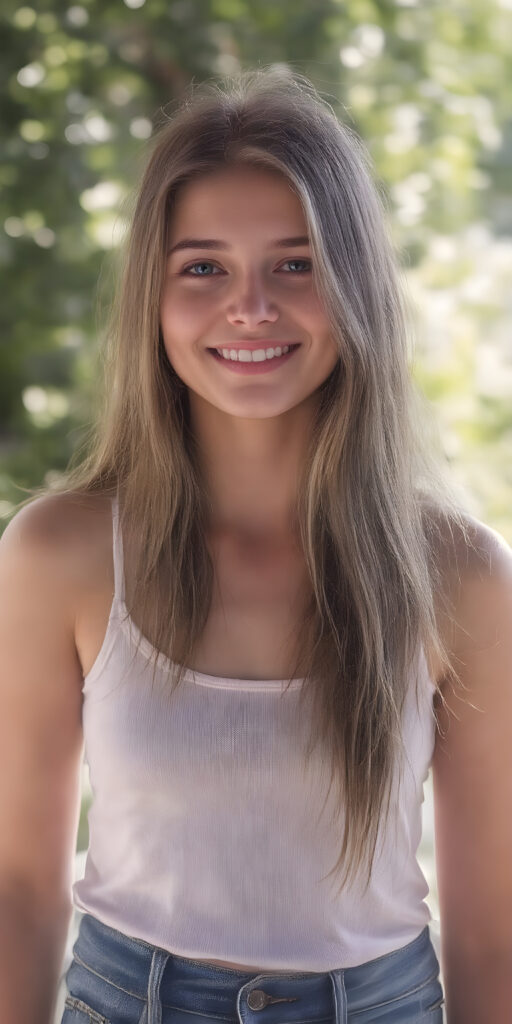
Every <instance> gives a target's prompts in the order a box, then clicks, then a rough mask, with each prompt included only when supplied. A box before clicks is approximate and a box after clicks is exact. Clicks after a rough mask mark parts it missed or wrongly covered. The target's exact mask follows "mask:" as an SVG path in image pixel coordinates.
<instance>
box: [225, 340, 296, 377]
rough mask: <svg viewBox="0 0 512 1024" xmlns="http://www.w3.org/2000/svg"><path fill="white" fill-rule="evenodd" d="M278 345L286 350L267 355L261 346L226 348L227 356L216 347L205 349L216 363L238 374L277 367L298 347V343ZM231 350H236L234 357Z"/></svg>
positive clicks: (262, 371) (253, 372)
mask: <svg viewBox="0 0 512 1024" xmlns="http://www.w3.org/2000/svg"><path fill="white" fill-rule="evenodd" d="M278 347H279V348H282V349H285V348H287V349H288V351H287V352H283V351H281V355H271V356H267V354H266V352H267V350H266V349H263V348H261V349H254V350H252V351H251V350H249V349H233V350H231V349H226V351H227V352H229V353H230V358H227V357H226V356H223V355H222V354H221V353H222V350H220V351H219V350H218V349H216V348H209V349H208V350H207V351H208V352H209V353H210V355H211V356H212V357H213V358H214V359H216V360H217V362H218V363H220V364H221V365H222V366H224V367H225V368H226V369H227V370H229V371H231V372H233V373H238V374H256V373H268V372H270V371H271V370H274V369H275V370H277V369H279V367H280V366H282V365H283V364H284V363H287V362H288V360H289V359H291V358H292V357H293V353H294V352H295V351H296V350H297V349H298V348H300V343H298V344H293V345H283V346H277V345H276V348H278ZM270 348H272V352H273V351H274V348H273V346H269V349H270ZM231 351H234V352H236V353H237V356H236V357H234V358H231ZM242 352H243V353H244V356H243V358H242V359H240V358H239V356H240V353H242ZM255 355H256V356H257V358H256V359H254V358H253V357H254V356H255Z"/></svg>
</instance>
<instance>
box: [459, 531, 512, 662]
mask: <svg viewBox="0 0 512 1024" xmlns="http://www.w3.org/2000/svg"><path fill="white" fill-rule="evenodd" d="M442 544H443V550H442V564H443V578H444V581H445V584H446V590H447V593H448V595H449V601H450V607H451V609H452V616H451V618H452V635H451V644H452V645H453V647H454V650H455V653H460V652H461V651H468V650H469V649H471V647H474V646H478V647H480V646H481V645H482V643H486V642H488V641H489V640H490V638H491V636H496V632H497V627H498V625H499V623H502V624H504V623H505V621H506V619H507V617H508V619H509V621H510V614H511V612H512V549H511V547H510V546H509V544H508V543H507V541H506V540H505V538H504V537H503V536H502V535H501V534H500V533H498V531H497V530H494V529H493V528H492V527H490V526H488V525H487V524H485V523H483V522H481V521H480V520H479V519H477V518H475V517H474V516H472V515H469V514H467V515H466V517H465V519H464V522H463V523H462V524H459V525H457V526H456V527H451V528H448V527H445V528H444V535H443V541H442Z"/></svg>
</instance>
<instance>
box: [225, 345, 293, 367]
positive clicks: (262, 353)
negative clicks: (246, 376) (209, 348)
mask: <svg viewBox="0 0 512 1024" xmlns="http://www.w3.org/2000/svg"><path fill="white" fill-rule="evenodd" d="M216 351H217V352H218V354H219V356H222V357H223V358H224V359H234V360H235V362H240V363H263V362H264V361H265V360H266V359H274V357H279V356H281V355H283V356H284V355H285V354H286V352H289V351H290V346H289V345H283V347H282V348H281V346H280V345H276V347H275V348H267V349H264V348H257V349H255V351H254V352H251V351H250V350H249V349H246V348H241V349H238V350H237V349H235V348H232V349H229V348H222V349H219V348H218V349H216Z"/></svg>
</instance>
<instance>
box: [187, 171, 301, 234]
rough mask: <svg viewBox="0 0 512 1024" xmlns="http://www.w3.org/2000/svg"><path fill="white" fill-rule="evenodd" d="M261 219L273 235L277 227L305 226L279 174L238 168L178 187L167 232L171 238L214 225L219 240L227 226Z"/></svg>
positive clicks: (290, 188)
mask: <svg viewBox="0 0 512 1024" xmlns="http://www.w3.org/2000/svg"><path fill="white" fill-rule="evenodd" d="M262 218H263V219H264V220H265V221H272V222H273V228H274V232H275V229H276V227H278V226H279V225H280V224H282V225H283V227H284V226H286V225H291V224H292V223H293V225H294V227H300V228H305V226H306V222H305V217H304V213H303V209H302V204H301V202H300V199H299V197H298V195H297V193H296V192H295V191H294V189H293V186H292V184H291V182H290V181H289V180H288V179H287V178H286V177H285V176H284V175H283V174H281V173H280V172H279V171H277V170H273V169H272V168H270V169H268V168H266V167H254V166H250V165H249V166H247V165H239V166H233V167H223V168H220V169H218V170H215V171H211V172H208V173H206V174H202V175H200V176H198V177H197V178H194V179H192V180H191V181H188V182H186V183H185V184H183V185H182V186H180V188H179V189H178V191H177V194H176V197H175V201H174V204H173V213H172V216H171V223H170V229H171V233H172V235H174V234H175V233H176V232H178V231H182V230H185V231H188V229H189V226H190V227H192V225H194V227H198V226H201V227H202V228H204V227H205V226H206V224H208V225H211V226H212V227H214V226H215V225H218V228H217V230H218V231H219V232H220V237H222V236H223V232H225V229H226V228H227V227H229V226H236V224H237V223H240V222H241V221H242V220H243V221H244V222H246V221H250V222H251V223H254V224H257V223H258V222H259V221H260V220H261V219H262ZM221 229H223V231H222V230H221ZM202 233H203V234H204V231H203V232H202Z"/></svg>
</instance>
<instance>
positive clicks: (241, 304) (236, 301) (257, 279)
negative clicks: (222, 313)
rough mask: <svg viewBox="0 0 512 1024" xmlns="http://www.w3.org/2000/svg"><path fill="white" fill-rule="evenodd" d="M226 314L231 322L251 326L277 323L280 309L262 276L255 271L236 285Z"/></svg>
mask: <svg viewBox="0 0 512 1024" xmlns="http://www.w3.org/2000/svg"><path fill="white" fill-rule="evenodd" d="M226 315H227V319H228V320H229V323H231V324H244V325H245V326H246V327H248V328H250V327H257V326H258V324H261V323H275V321H276V320H277V318H278V316H279V311H278V309H277V306H276V304H275V302H274V301H273V300H272V299H271V298H270V296H269V295H268V288H266V287H265V283H264V282H263V281H262V278H261V276H260V275H259V274H256V273H253V274H250V275H247V276H246V277H244V278H243V279H242V280H241V281H240V282H239V284H238V285H235V287H234V289H233V291H232V293H231V296H230V300H229V303H228V308H227V311H226Z"/></svg>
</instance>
